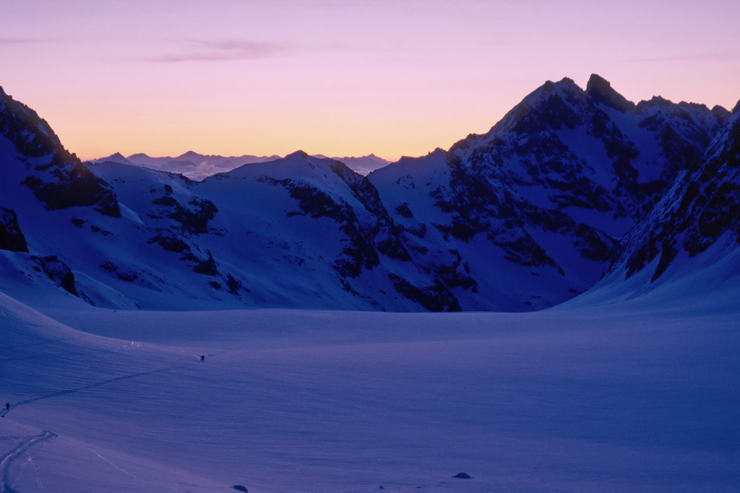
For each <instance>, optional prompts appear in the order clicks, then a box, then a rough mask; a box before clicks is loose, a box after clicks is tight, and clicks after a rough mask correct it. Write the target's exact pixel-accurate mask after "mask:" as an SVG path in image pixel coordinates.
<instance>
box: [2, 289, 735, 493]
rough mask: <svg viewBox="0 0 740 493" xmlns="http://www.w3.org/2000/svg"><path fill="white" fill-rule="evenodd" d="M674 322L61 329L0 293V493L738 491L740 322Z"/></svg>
mask: <svg viewBox="0 0 740 493" xmlns="http://www.w3.org/2000/svg"><path fill="white" fill-rule="evenodd" d="M676 305H678V307H676V308H667V307H666V308H663V309H661V310H656V309H655V307H654V306H653V305H644V304H643V305H641V304H640V303H631V304H630V303H623V304H612V305H603V306H592V307H588V306H578V305H572V306H570V307H568V306H565V307H561V308H558V309H552V310H547V311H543V312H538V313H525V314H506V313H463V314H397V313H396V314H389V313H369V312H336V311H334V312H329V311H302V310H253V311H247V310H242V311H222V312H145V311H110V310H100V309H94V308H83V307H79V306H77V307H68V308H64V307H62V308H60V307H56V308H55V309H49V310H47V315H51V316H52V317H53V318H54V319H56V320H59V321H60V322H57V321H55V320H53V319H52V318H49V317H47V315H42V314H41V313H39V312H37V311H35V310H34V309H31V308H29V307H27V306H25V305H23V304H21V303H20V302H17V301H15V300H14V299H12V298H9V297H7V296H5V295H2V294H0V325H1V326H2V330H1V331H0V342H1V344H0V369H1V370H2V384H1V387H0V393H2V395H0V399H3V400H8V401H10V402H11V403H13V406H12V407H11V409H10V411H9V413H7V416H5V417H4V418H2V419H0V491H2V492H3V493H10V492H18V493H24V492H43V491H55V492H58V491H69V492H88V491H90V492H97V491H100V492H106V493H111V492H117V491H136V492H150V491H151V492H155V491H156V492H168V491H171V492H175V491H179V492H186V491H189V492H193V493H194V492H218V491H221V492H228V491H232V492H234V491H237V490H235V489H232V486H233V485H244V486H245V487H246V488H248V490H249V492H252V493H254V492H301V491H310V492H333V491H340V492H370V491H379V490H380V487H381V485H382V488H383V490H384V491H430V492H436V491H460V492H502V493H503V492H712V493H715V492H736V491H738V488H740V419H738V416H740V385H739V384H740V358H738V354H739V352H740V351H739V350H740V308H739V309H729V310H713V311H712V312H711V314H707V313H705V312H704V311H702V310H701V307H699V308H697V306H688V305H684V308H681V304H680V303H677V304H676ZM649 306H650V308H649ZM201 354H204V355H205V356H206V358H205V361H202V362H201V361H200V358H199V356H200V355H201ZM460 472H466V473H468V474H470V475H471V476H472V479H456V478H452V476H453V475H456V474H457V473H460Z"/></svg>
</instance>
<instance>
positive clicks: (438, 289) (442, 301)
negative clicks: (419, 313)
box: [388, 273, 460, 312]
mask: <svg viewBox="0 0 740 493" xmlns="http://www.w3.org/2000/svg"><path fill="white" fill-rule="evenodd" d="M388 279H390V280H391V281H392V282H393V286H394V287H395V288H396V291H398V292H399V293H400V294H401V295H403V296H404V297H406V298H408V299H410V300H412V301H415V302H416V303H419V304H420V305H421V306H423V307H424V308H426V309H427V310H429V311H432V312H459V311H460V303H459V302H458V301H457V298H455V295H453V294H452V293H451V292H450V291H449V290H448V289H447V288H446V287H445V286H444V285H443V284H442V283H441V282H440V281H436V282H435V283H434V284H433V285H431V286H427V287H425V288H419V287H417V286H414V285H413V284H411V283H410V282H408V281H407V280H406V279H403V278H402V277H400V276H398V275H396V274H393V273H389V274H388Z"/></svg>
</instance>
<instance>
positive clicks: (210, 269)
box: [193, 252, 218, 276]
mask: <svg viewBox="0 0 740 493" xmlns="http://www.w3.org/2000/svg"><path fill="white" fill-rule="evenodd" d="M196 261H197V263H196V264H195V266H194V267H193V272H196V273H198V274H203V275H206V276H217V275H218V265H216V260H215V259H214V258H213V255H212V254H211V252H208V258H206V259H205V260H200V259H196Z"/></svg>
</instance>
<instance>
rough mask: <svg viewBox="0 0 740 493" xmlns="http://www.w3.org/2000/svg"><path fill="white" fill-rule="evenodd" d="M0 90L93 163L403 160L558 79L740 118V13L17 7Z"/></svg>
mask: <svg viewBox="0 0 740 493" xmlns="http://www.w3.org/2000/svg"><path fill="white" fill-rule="evenodd" d="M2 13H3V19H4V22H3V24H4V25H3V32H2V34H0V69H1V70H0V85H2V86H3V87H4V88H5V90H6V92H8V93H9V94H11V95H13V96H14V97H15V98H16V99H19V100H21V101H23V102H25V103H26V104H28V105H30V106H31V107H33V108H34V109H36V110H37V111H38V112H39V113H40V114H41V115H42V116H43V117H45V118H46V119H47V120H48V121H49V122H50V123H51V125H52V126H53V127H54V129H55V130H56V131H57V132H58V133H59V135H60V137H61V138H62V141H63V142H64V144H65V145H66V146H67V147H68V148H69V149H70V150H72V151H73V152H76V153H77V154H78V155H80V156H81V157H82V158H92V157H99V156H102V155H107V154H111V153H113V152H116V151H119V152H122V153H124V154H129V153H133V152H146V153H148V154H151V155H164V154H170V155H174V154H181V153H182V152H184V151H186V150H191V149H192V150H195V151H198V152H202V153H209V154H232V155H233V154H245V153H250V154H285V153H289V152H292V151H294V150H296V149H303V150H305V151H307V152H311V153H323V154H328V155H360V154H367V153H370V152H375V153H376V154H378V155H381V156H383V157H386V158H389V159H396V158H398V157H399V156H401V155H418V154H424V153H426V152H429V151H430V150H432V149H434V148H435V147H445V148H446V147H448V146H449V145H451V144H452V143H453V142H455V141H456V140H458V139H460V138H462V137H464V136H465V135H466V134H468V133H471V132H483V131H486V130H487V129H488V128H490V127H491V125H493V124H494V123H495V122H496V121H497V120H498V119H499V118H500V117H501V116H502V115H503V114H504V113H505V112H506V111H507V110H509V109H510V108H511V107H512V106H513V105H514V104H516V103H517V102H518V101H519V100H521V98H522V97H523V96H524V95H526V94H527V93H528V92H530V91H531V90H533V89H534V88H536V87H537V86H539V85H540V84H542V83H543V82H544V81H545V80H547V79H552V80H558V79H560V78H562V77H564V76H569V77H571V78H573V79H574V80H575V81H576V82H577V83H579V84H580V85H582V86H583V85H585V82H586V80H587V78H588V76H589V74H590V73H592V72H596V73H599V74H601V75H602V76H604V77H606V78H607V79H609V80H610V81H611V82H612V85H613V86H614V87H615V88H616V89H617V90H619V91H620V92H622V93H623V94H624V95H625V96H626V97H627V98H629V99H632V100H640V99H647V98H650V97H651V96H653V95H656V94H661V95H662V96H664V97H667V98H669V99H672V100H674V101H679V100H687V101H695V102H701V103H705V104H707V105H708V106H710V107H711V106H713V105H715V104H721V105H723V106H725V107H728V108H732V106H734V104H735V102H736V101H737V98H738V97H739V96H740V90H739V89H740V30H739V29H738V28H737V20H738V19H740V2H738V1H737V0H722V1H721V0H714V1H712V0H705V1H702V2H696V1H683V0H677V1H670V2H668V1H660V2H659V1H650V0H647V1H645V0H644V1H620V2H598V1H593V0H591V1H544V0H518V1H513V0H491V1H482V0H457V1H454V2H453V1H436V0H388V1H386V0H365V1H360V0H345V1H333V0H305V1H301V0H294V1H287V0H270V1H246V0H211V1H208V2H205V1H200V0H198V1H196V0H147V1H146V2H144V1H129V0H94V1H93V0H65V1H58V0H3V2H2Z"/></svg>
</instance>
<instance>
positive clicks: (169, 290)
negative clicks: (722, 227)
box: [0, 75, 737, 311]
mask: <svg viewBox="0 0 740 493" xmlns="http://www.w3.org/2000/svg"><path fill="white" fill-rule="evenodd" d="M0 115H1V116H0V130H2V132H1V136H0V163H2V168H1V171H0V172H1V173H2V180H0V187H2V190H0V192H2V195H0V197H1V199H0V219H2V220H0V248H4V250H1V251H0V289H2V290H4V291H7V292H11V293H13V296H14V297H16V298H18V299H20V300H21V301H26V302H30V301H33V302H34V303H35V304H36V305H37V306H38V305H39V304H55V303H68V302H73V301H74V302H80V303H82V302H85V303H90V304H94V305H97V306H111V307H124V308H126V307H129V308H130V307H144V308H152V309H183V308H187V309H197V308H231V307H243V306H259V307H268V306H272V307H302V308H340V309H362V310H368V309H369V310H395V311H419V310H431V311H456V310H506V311H526V310H533V309H539V308H544V307H548V306H552V305H555V304H558V303H561V302H563V301H565V300H568V299H570V298H573V297H574V296H576V295H578V294H580V293H582V292H584V291H585V290H587V289H588V288H589V287H591V286H592V285H594V284H595V283H596V282H597V281H599V279H600V278H601V277H602V276H603V275H604V273H606V272H607V270H608V269H609V268H610V266H611V265H612V264H613V262H614V261H615V259H616V258H618V257H619V255H620V253H621V252H623V251H626V250H623V249H624V248H626V247H624V246H623V245H624V244H623V243H620V240H621V239H622V238H623V237H624V235H625V234H626V233H627V232H628V231H631V230H632V231H634V229H633V228H635V227H637V226H638V225H639V224H642V223H641V221H642V219H643V217H645V216H646V214H649V213H650V212H651V211H653V210H654V208H655V207H656V204H659V203H660V202H659V201H660V200H661V199H664V197H665V196H666V194H667V193H668V194H670V193H671V190H673V188H671V187H672V186H673V184H674V182H675V181H676V180H677V179H679V180H682V179H686V177H687V176H694V174H695V173H696V172H697V170H699V169H700V168H701V167H702V166H705V165H704V164H702V163H704V162H706V161H705V158H704V155H705V153H706V152H707V149H708V148H709V146H710V142H712V141H713V139H714V138H715V136H717V135H718V132H720V129H721V128H726V127H723V126H726V124H727V123H728V122H729V121H730V120H731V114H730V112H728V111H726V110H724V109H722V108H719V107H716V108H713V109H711V110H710V109H708V108H706V107H705V106H703V105H697V104H691V103H677V104H676V103H672V102H669V101H667V100H664V99H661V98H653V99H651V100H650V101H643V102H640V103H637V104H634V103H631V102H629V101H627V100H626V99H624V98H623V97H622V96H620V95H619V94H618V93H617V92H616V91H615V90H614V89H612V88H611V85H610V84H609V83H608V82H607V81H605V80H604V79H602V78H601V77H599V76H596V75H594V76H592V77H591V79H590V80H589V82H588V85H587V87H586V89H585V90H584V89H581V88H580V87H578V86H577V85H576V84H575V83H574V82H573V81H572V80H570V79H567V78H566V79H563V80H561V81H559V82H547V83H545V84H544V85H543V86H541V87H540V88H538V89H536V90H535V91H534V92H532V93H531V94H530V95H529V96H527V97H526V98H525V99H524V100H523V101H522V102H521V103H520V104H519V105H517V106H516V107H515V108H513V109H512V110H511V111H510V112H509V113H508V114H507V115H506V116H505V117H504V118H503V119H502V120H501V121H500V122H498V123H497V124H496V125H495V126H494V127H492V129H491V130H490V131H489V132H487V133H486V134H483V135H470V136H468V137H467V138H465V139H463V140H461V141H460V142H458V143H456V144H455V145H453V146H452V147H451V148H450V149H449V150H447V151H445V150H441V149H438V150H436V151H434V152H432V153H430V154H429V155H427V156H424V157H421V158H403V159H401V160H400V161H398V162H396V163H393V164H390V165H387V166H385V167H382V168H380V169H377V170H376V171H373V172H372V173H370V174H369V175H368V176H367V177H365V176H362V175H361V174H359V173H357V172H355V171H353V170H352V169H350V167H349V166H348V165H347V164H345V163H344V162H342V161H341V160H335V159H330V158H321V157H316V156H309V155H307V154H306V153H304V152H300V151H299V152H296V153H293V154H290V155H288V156H286V157H284V158H279V159H274V160H269V161H266V162H262V163H252V164H244V165H242V166H239V167H236V168H233V169H229V170H228V171H225V172H220V173H216V174H213V175H212V176H208V177H206V178H204V179H202V180H201V181H193V180H191V179H189V178H187V177H186V176H183V175H182V174H176V173H171V172H163V171H158V170H155V169H150V167H149V166H147V165H140V164H131V163H132V158H133V159H136V160H139V161H140V162H145V161H146V159H147V157H143V156H142V155H134V156H129V157H127V158H124V157H123V156H120V155H114V156H112V157H111V158H110V159H108V160H105V161H101V162H97V163H90V164H88V165H84V164H82V163H80V162H79V160H78V159H77V158H76V157H75V156H74V155H72V154H70V153H69V152H67V151H66V150H65V149H64V148H63V147H62V145H61V143H60V142H59V139H58V138H57V137H56V136H55V135H54V133H53V131H52V130H51V128H50V127H49V126H48V125H47V124H46V123H45V122H43V120H41V119H40V118H39V117H38V116H37V115H36V114H35V113H33V112H32V111H31V110H30V109H28V108H26V107H25V106H23V105H21V104H20V103H17V102H15V101H14V100H12V98H10V97H8V96H6V95H5V94H4V93H3V94H2V105H0ZM723 131H724V130H723ZM714 142H717V141H716V140H714ZM713 148H714V147H713ZM202 158H208V159H210V158H213V159H214V161H212V162H213V163H215V162H216V161H215V159H216V158H217V157H214V156H205V157H203V156H201V155H198V154H196V153H193V152H189V153H186V154H184V155H182V156H178V157H177V158H174V159H176V160H177V161H178V162H179V161H182V163H181V164H179V165H178V166H186V164H184V163H185V162H189V163H194V162H200V161H199V160H201V159H202ZM148 159H149V160H157V159H169V158H148ZM208 159H204V160H203V162H205V161H207V160H208ZM228 159H232V158H228ZM233 159H243V157H240V158H233ZM152 162H154V163H155V164H152V165H151V166H161V165H164V163H165V161H152ZM233 164H234V162H231V163H230V164H229V165H228V166H226V165H224V166H225V167H226V168H229V167H231V166H232V165H233ZM210 169H211V171H213V170H214V169H217V166H216V165H215V164H214V165H213V167H212V168H210ZM732 180H734V183H736V182H737V180H736V177H734V175H733V177H731V178H730V182H731V183H732ZM664 200H665V199H664ZM736 206H737V197H736V196H735V195H732V194H730V196H729V198H727V199H726V200H725V202H724V203H722V204H719V205H718V206H717V207H718V208H725V209H726V210H728V211H732V210H733V208H735V209H736ZM691 212H692V213H698V210H696V211H694V210H692V211H691ZM24 242H25V247H24Z"/></svg>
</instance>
